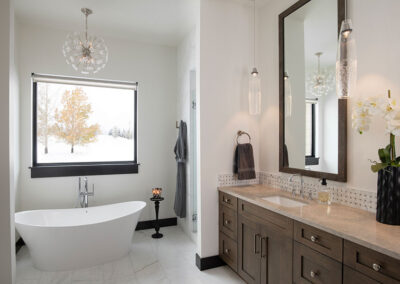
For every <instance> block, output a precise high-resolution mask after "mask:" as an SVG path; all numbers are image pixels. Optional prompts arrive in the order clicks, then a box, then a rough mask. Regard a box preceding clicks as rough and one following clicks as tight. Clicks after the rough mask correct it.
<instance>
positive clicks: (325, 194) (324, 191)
mask: <svg viewBox="0 0 400 284" xmlns="http://www.w3.org/2000/svg"><path fill="white" fill-rule="evenodd" d="M318 202H319V203H321V204H328V205H331V193H330V191H329V190H328V184H327V183H326V178H322V179H321V186H320V188H319V191H318Z"/></svg>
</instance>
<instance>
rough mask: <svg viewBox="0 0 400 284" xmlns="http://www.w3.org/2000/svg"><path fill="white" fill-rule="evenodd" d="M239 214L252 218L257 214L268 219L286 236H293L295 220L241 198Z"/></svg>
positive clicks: (263, 218) (265, 219) (269, 222)
mask: <svg viewBox="0 0 400 284" xmlns="http://www.w3.org/2000/svg"><path fill="white" fill-rule="evenodd" d="M239 214H241V215H243V216H245V217H247V218H250V219H251V218H252V216H256V217H258V218H260V219H262V220H264V221H267V222H268V224H269V225H270V226H271V225H272V226H274V227H275V229H277V230H279V231H280V232H281V233H282V234H283V235H284V236H287V237H290V238H293V220H292V219H290V218H287V217H285V216H282V215H280V214H277V213H275V212H272V211H270V210H267V209H264V208H261V207H259V206H257V205H254V204H251V203H249V202H246V201H243V200H240V199H239Z"/></svg>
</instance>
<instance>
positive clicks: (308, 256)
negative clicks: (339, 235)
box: [293, 242, 342, 284]
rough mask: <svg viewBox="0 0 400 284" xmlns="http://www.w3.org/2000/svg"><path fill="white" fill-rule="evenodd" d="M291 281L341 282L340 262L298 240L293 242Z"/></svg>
mask: <svg viewBox="0 0 400 284" xmlns="http://www.w3.org/2000/svg"><path fill="white" fill-rule="evenodd" d="M293 256H294V259H293V282H294V283H296V284H301V283H324V284H329V283H332V284H336V283H337V284H340V283H342V264H341V263H340V262H337V261H335V260H333V259H331V258H329V257H327V256H325V255H323V254H321V253H319V252H317V251H314V250H313V249H311V248H308V247H306V246H304V245H302V244H300V243H298V242H294V254H293Z"/></svg>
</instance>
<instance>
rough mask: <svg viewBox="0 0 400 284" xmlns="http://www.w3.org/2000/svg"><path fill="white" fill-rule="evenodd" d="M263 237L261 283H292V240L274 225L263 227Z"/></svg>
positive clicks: (264, 225) (261, 246)
mask: <svg viewBox="0 0 400 284" xmlns="http://www.w3.org/2000/svg"><path fill="white" fill-rule="evenodd" d="M261 236H262V238H261V245H260V250H261V254H260V256H261V283H262V284H267V283H268V284H286V283H292V252H293V240H292V238H290V237H288V236H287V234H285V233H284V232H282V229H281V228H279V227H276V226H275V224H272V223H271V224H263V225H262V226H261Z"/></svg>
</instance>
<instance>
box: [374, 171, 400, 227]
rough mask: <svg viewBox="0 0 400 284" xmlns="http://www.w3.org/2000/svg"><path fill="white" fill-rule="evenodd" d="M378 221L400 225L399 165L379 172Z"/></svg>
mask: <svg viewBox="0 0 400 284" xmlns="http://www.w3.org/2000/svg"><path fill="white" fill-rule="evenodd" d="M376 221H378V222H380V223H383V224H389V225H400V169H399V168H397V167H387V168H386V169H384V170H380V171H379V172H378V193H377V202H376Z"/></svg>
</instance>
